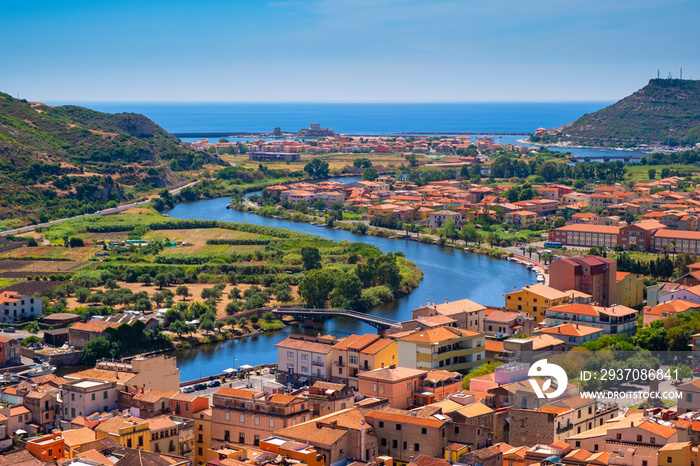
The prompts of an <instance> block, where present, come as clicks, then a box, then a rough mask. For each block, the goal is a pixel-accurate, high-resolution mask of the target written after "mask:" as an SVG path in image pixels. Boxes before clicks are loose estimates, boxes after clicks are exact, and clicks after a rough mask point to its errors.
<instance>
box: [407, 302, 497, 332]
mask: <svg viewBox="0 0 700 466" xmlns="http://www.w3.org/2000/svg"><path fill="white" fill-rule="evenodd" d="M485 311H486V306H483V305H481V304H479V303H475V302H474V301H471V300H469V299H460V300H457V301H452V302H449V301H448V300H447V299H445V302H444V303H442V304H435V301H433V303H432V304H430V303H428V304H426V305H425V306H423V307H421V308H418V309H414V310H413V311H412V318H413V319H420V318H423V317H431V316H437V315H443V316H447V317H451V318H452V319H454V320H455V321H456V322H457V325H456V326H457V327H459V328H463V329H467V330H471V331H473V332H483V331H484V323H483V322H484V316H485Z"/></svg>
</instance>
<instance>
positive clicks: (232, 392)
mask: <svg viewBox="0 0 700 466" xmlns="http://www.w3.org/2000/svg"><path fill="white" fill-rule="evenodd" d="M258 393H259V392H258V391H257V390H247V389H244V388H231V387H221V388H219V389H218V390H217V391H216V393H214V395H219V396H231V397H234V398H245V399H248V400H252V399H253V398H254V396H255V395H257V394H258Z"/></svg>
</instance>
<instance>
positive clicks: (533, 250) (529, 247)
mask: <svg viewBox="0 0 700 466" xmlns="http://www.w3.org/2000/svg"><path fill="white" fill-rule="evenodd" d="M536 251H537V249H535V248H534V247H533V246H528V247H527V249H526V250H525V252H527V253H528V254H529V255H530V259H532V253H533V252H536Z"/></svg>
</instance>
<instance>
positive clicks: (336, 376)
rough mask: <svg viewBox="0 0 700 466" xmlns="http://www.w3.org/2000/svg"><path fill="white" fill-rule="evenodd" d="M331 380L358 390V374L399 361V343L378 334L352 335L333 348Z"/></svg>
mask: <svg viewBox="0 0 700 466" xmlns="http://www.w3.org/2000/svg"><path fill="white" fill-rule="evenodd" d="M331 359H332V361H333V366H332V368H331V381H332V382H335V383H344V384H347V385H349V386H350V387H352V388H354V389H356V390H357V387H358V380H357V375H358V373H359V372H361V371H371V370H374V369H378V368H381V367H384V366H390V365H392V364H396V363H397V362H398V343H396V341H394V340H390V339H387V338H382V337H380V336H378V335H370V334H368V335H350V336H349V337H347V338H343V339H342V340H340V341H339V342H338V343H336V344H335V345H334V346H333V347H332V349H331Z"/></svg>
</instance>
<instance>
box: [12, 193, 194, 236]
mask: <svg viewBox="0 0 700 466" xmlns="http://www.w3.org/2000/svg"><path fill="white" fill-rule="evenodd" d="M197 183H199V181H193V182H192V183H187V184H186V185H183V186H180V187H179V188H175V189H172V190H170V193H171V194H172V195H173V196H177V195H178V194H180V191H182V190H183V189H184V188H186V187H188V186H194V185H196V184H197ZM149 202H150V199H148V200H145V201H138V202H132V203H131V204H124V205H120V206H117V207H113V208H111V209H104V210H100V211H97V212H94V213H91V214H82V215H77V216H75V217H67V218H59V219H56V220H50V221H48V222H46V223H38V224H36V225H29V226H26V227H22V228H15V229H12V230H5V231H0V236H7V235H16V234H19V233H26V232H28V231H34V229H35V228H36V227H47V226H49V225H53V224H54V223H60V222H65V221H66V220H70V219H72V218H81V217H92V216H94V215H110V214H116V213H119V212H123V211H125V210H127V209H131V208H132V207H138V206H140V205H144V204H148V203H149Z"/></svg>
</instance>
